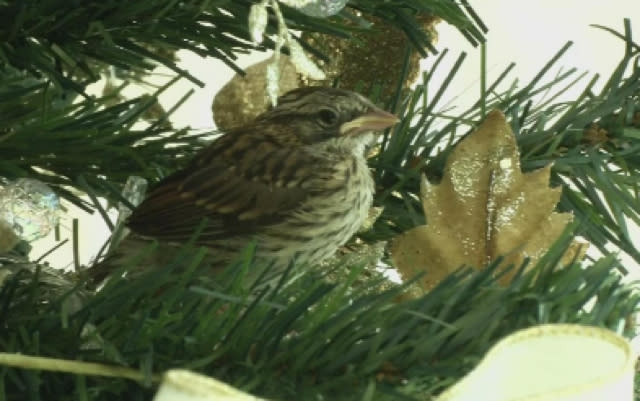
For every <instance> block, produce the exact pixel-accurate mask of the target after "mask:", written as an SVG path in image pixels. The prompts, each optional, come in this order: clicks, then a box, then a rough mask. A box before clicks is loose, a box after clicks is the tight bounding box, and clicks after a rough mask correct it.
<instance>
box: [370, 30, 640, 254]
mask: <svg viewBox="0 0 640 401" xmlns="http://www.w3.org/2000/svg"><path fill="white" fill-rule="evenodd" d="M617 36H618V37H620V38H622V39H623V40H624V41H623V42H622V43H621V45H622V46H621V49H623V50H624V52H623V56H622V58H621V61H620V63H619V64H618V66H617V67H616V69H615V70H614V71H613V72H612V74H611V76H610V77H609V78H608V79H607V80H606V84H605V86H604V87H603V89H602V90H600V92H599V93H594V92H593V86H594V84H595V82H596V80H597V79H598V78H599V77H598V76H594V77H593V78H591V79H590V80H589V81H588V82H587V83H586V85H585V86H584V89H583V91H582V93H581V94H580V95H579V97H578V99H575V100H572V101H563V102H558V101H557V99H558V98H560V97H561V96H562V95H563V94H564V92H565V91H566V90H567V89H569V88H570V87H572V86H574V85H578V84H579V82H580V81H582V80H583V78H585V77H586V76H587V74H586V73H582V74H580V73H578V71H577V70H576V69H575V68H574V69H570V70H568V71H563V72H560V73H559V74H558V75H556V76H555V77H552V78H550V79H547V80H545V79H544V77H545V76H546V75H549V72H550V70H551V69H552V68H553V66H554V65H555V63H556V62H557V61H558V59H560V58H561V56H562V55H563V54H564V52H566V51H567V50H568V49H569V47H570V46H571V43H567V44H566V45H565V46H563V47H562V49H560V51H559V52H558V53H557V54H556V55H555V56H554V57H553V58H552V59H551V60H550V61H549V62H547V63H546V64H545V65H544V66H543V68H542V69H541V70H540V72H539V73H538V74H537V75H536V76H535V77H534V78H533V79H532V80H531V81H530V82H528V83H526V84H524V85H519V84H518V80H517V79H516V80H513V83H512V84H510V85H505V82H506V80H507V77H508V75H509V73H510V72H511V70H512V68H513V64H512V65H509V66H508V67H507V68H506V69H505V70H504V72H503V73H501V74H500V75H499V77H498V78H497V79H496V80H495V81H494V82H491V83H488V84H486V88H485V90H484V91H482V93H483V95H481V96H480V98H479V99H478V100H477V102H475V103H474V104H473V105H472V106H471V107H470V108H469V109H467V110H464V111H462V112H457V111H455V110H446V109H445V110H438V109H437V107H438V104H439V101H440V100H441V98H442V96H443V95H444V93H445V92H446V89H447V86H448V85H449V83H450V82H451V81H452V80H453V79H455V77H456V72H457V70H458V69H459V67H460V65H461V64H462V62H463V61H464V57H465V55H464V54H461V55H460V56H459V57H458V59H457V62H456V63H455V64H454V66H453V67H452V69H451V71H450V73H449V75H448V77H447V79H446V80H445V81H444V82H443V84H442V85H441V86H440V87H439V88H438V89H436V90H435V91H433V93H428V92H427V85H428V82H429V79H430V77H431V76H432V75H433V73H434V70H435V68H437V67H438V65H439V61H440V59H442V58H444V57H445V55H446V52H443V53H442V54H441V55H440V59H438V60H437V61H436V63H435V66H434V70H432V71H430V72H428V73H426V74H425V76H424V81H425V83H424V84H423V85H421V86H420V87H418V88H417V89H416V90H415V91H414V92H413V93H412V94H411V95H410V96H409V97H408V98H407V99H405V100H404V102H403V103H402V105H401V107H399V109H398V113H400V114H401V115H402V116H403V123H402V124H401V125H400V126H398V127H397V128H396V129H395V130H394V132H393V134H392V135H389V136H387V137H385V140H384V142H383V145H382V150H381V151H380V153H379V155H378V156H377V157H376V158H375V159H374V160H373V164H374V165H375V166H376V180H377V183H378V188H379V193H378V196H377V198H376V199H377V202H378V203H379V204H380V205H383V206H384V207H385V212H384V213H383V215H382V217H381V219H379V220H378V222H377V224H376V225H375V226H374V227H373V229H372V230H371V231H370V232H368V233H365V235H363V238H364V239H365V240H367V241H374V240H386V239H390V238H392V237H393V236H395V235H397V234H398V233H401V232H404V231H406V230H407V229H409V228H411V227H414V226H416V225H420V224H424V217H423V216H422V212H421V210H422V207H421V205H420V203H419V200H418V199H417V194H418V193H419V190H418V188H419V179H420V176H421V174H425V175H426V176H427V177H428V178H429V179H431V180H433V181H438V180H439V179H440V177H441V174H442V170H443V168H444V163H445V161H446V158H447V156H448V154H449V153H450V152H451V150H452V149H453V147H454V146H455V144H456V143H457V142H458V141H459V140H460V139H461V138H462V137H463V136H464V135H466V134H468V133H469V132H471V131H472V130H473V129H475V127H476V126H477V125H478V124H479V122H480V121H481V120H482V119H483V116H484V113H486V111H488V110H491V109H493V108H497V109H500V110H502V111H504V112H505V114H506V116H507V119H508V121H509V123H510V125H511V127H512V129H513V131H514V132H515V134H516V139H517V142H518V145H519V147H520V153H521V162H522V168H523V170H525V171H530V170H533V169H538V168H541V167H543V166H546V165H549V164H552V166H553V167H552V185H562V186H563V195H562V198H561V201H560V204H559V209H560V210H561V211H568V212H571V213H573V214H574V216H575V220H576V221H578V222H580V223H581V226H580V230H581V233H582V235H583V236H585V237H586V238H587V239H588V240H589V241H590V242H591V243H592V244H594V245H595V246H596V247H597V248H598V249H600V250H601V251H602V252H603V253H604V254H607V253H608V252H609V250H608V249H607V248H606V247H605V246H606V245H607V244H613V245H614V246H615V247H616V248H617V249H620V250H622V251H624V252H625V253H627V254H628V255H630V256H631V257H633V258H634V259H635V260H636V261H637V262H638V263H640V252H639V251H638V249H637V247H636V246H635V245H634V243H633V241H632V239H631V238H630V235H629V230H628V225H629V223H628V222H629V221H631V222H634V223H636V224H637V223H639V222H640V200H639V199H638V195H637V194H638V190H637V187H638V178H637V171H638V170H639V168H640V164H639V162H640V159H638V157H637V154H638V151H639V150H640V136H639V135H638V132H640V131H639V130H638V127H639V126H640V123H639V121H640V120H639V118H640V117H639V116H640V69H638V67H637V61H638V59H639V55H640V47H639V46H638V45H637V44H636V43H634V42H633V40H632V37H631V32H630V24H629V21H628V20H626V21H625V33H624V34H620V33H618V34H617ZM482 74H484V71H483V72H482ZM486 81H487V80H486V77H485V78H484V79H482V82H486ZM594 129H595V130H596V131H598V130H601V131H599V132H600V134H601V137H594V136H593V135H594V134H593V130H594ZM434 149H438V150H437V151H434Z"/></svg>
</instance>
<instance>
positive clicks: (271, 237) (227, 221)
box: [128, 87, 398, 266]
mask: <svg viewBox="0 0 640 401" xmlns="http://www.w3.org/2000/svg"><path fill="white" fill-rule="evenodd" d="M396 122H398V118H397V117H396V116H394V115H393V114H390V113H388V112H386V111H384V110H381V109H380V108H378V107H376V106H375V105H374V104H373V103H372V102H371V101H369V100H368V99H366V98H364V97H363V96H361V95H359V94H357V93H354V92H350V91H346V90H341V89H333V88H321V87H311V88H301V89H295V90H293V91H291V92H288V93H286V94H285V95H283V96H282V97H280V99H279V102H278V106H277V107H275V108H273V109H271V110H269V111H267V112H265V113H263V114H261V115H260V116H258V117H257V118H256V120H255V121H253V122H252V123H250V124H247V125H246V126H243V127H240V128H237V129H235V130H232V131H230V132H228V133H226V134H224V135H222V136H221V137H219V138H217V139H216V140H215V141H213V142H212V143H211V144H210V145H209V146H208V147H207V148H206V149H203V151H202V152H201V153H199V154H198V155H197V156H196V157H195V158H194V160H193V161H192V162H191V163H190V164H189V165H188V166H187V167H186V168H185V169H183V170H180V171H178V172H176V173H174V174H172V175H170V176H168V177H167V178H165V179H164V180H162V181H161V182H160V183H159V184H158V185H157V186H156V187H155V189H153V190H152V191H151V192H150V193H149V194H148V196H147V198H146V199H145V200H144V201H143V202H142V203H141V204H140V205H139V206H138V207H137V208H136V209H135V210H134V211H133V214H132V215H131V216H130V218H129V220H128V226H129V228H130V229H131V230H132V231H133V232H134V233H136V234H139V235H141V236H144V237H151V238H156V239H158V240H161V241H167V242H178V243H180V242H184V241H187V240H188V239H189V238H191V236H192V235H193V233H194V231H195V229H196V227H198V226H199V225H200V224H201V223H202V221H203V219H206V221H207V225H206V226H205V227H204V229H203V230H202V232H201V233H200V236H199V237H198V240H197V242H198V243H199V244H201V245H205V246H208V247H210V248H212V253H214V254H216V253H217V254H218V255H219V256H220V259H221V260H226V259H228V258H229V257H230V256H231V255H232V254H235V253H237V252H238V251H240V250H241V249H243V248H244V247H245V246H246V245H247V244H248V243H249V241H251V240H256V241H257V249H256V257H257V259H258V260H261V261H264V262H275V263H276V264H277V265H280V266H286V265H287V264H288V263H289V262H290V261H291V260H293V259H296V260H297V261H298V262H301V263H315V262H318V261H320V260H322V259H324V258H327V257H328V256H331V255H332V254H333V253H334V252H335V251H336V250H337V249H338V247H340V246H341V245H343V244H344V243H345V242H347V241H348V240H349V239H350V238H351V236H353V234H354V233H355V232H356V231H357V230H358V229H359V228H360V226H361V224H362V223H363V221H364V219H365V218H366V216H367V213H368V211H369V208H370V206H371V202H372V199H373V192H374V183H373V179H372V177H371V173H370V171H369V168H368V167H367V163H366V160H365V158H364V151H365V146H366V145H367V144H368V143H370V142H371V141H372V139H373V138H374V136H373V132H374V131H381V130H383V129H385V128H388V127H390V126H392V125H394V124H395V123H396Z"/></svg>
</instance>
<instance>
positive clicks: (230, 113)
mask: <svg viewBox="0 0 640 401" xmlns="http://www.w3.org/2000/svg"><path fill="white" fill-rule="evenodd" d="M272 62H273V61H272V60H271V59H267V60H264V61H261V62H259V63H257V64H254V65H252V66H251V67H248V68H246V69H245V73H246V75H245V76H244V77H243V76H241V75H237V74H236V75H235V76H234V77H233V78H232V79H231V80H230V81H229V82H227V84H226V85H225V86H224V87H223V88H222V89H220V91H219V92H218V93H217V94H216V96H215V97H214V99H213V120H214V121H215V123H216V126H217V127H218V129H220V130H223V131H226V130H229V129H231V128H233V127H236V126H239V125H244V124H246V123H248V122H250V121H253V120H254V119H255V118H256V117H257V116H258V114H260V113H262V112H264V111H266V110H267V108H268V107H269V104H270V102H269V97H268V96H267V91H266V85H267V81H266V76H267V68H269V65H271V64H272ZM277 69H278V71H279V80H278V91H279V94H284V93H285V92H288V91H290V90H292V89H295V88H298V87H299V86H300V80H299V78H298V73H297V72H296V69H295V67H294V66H293V64H292V63H291V61H290V60H289V57H288V56H287V55H284V54H282V55H280V60H279V61H278V68H277Z"/></svg>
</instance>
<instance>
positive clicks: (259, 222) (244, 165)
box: [128, 134, 336, 243]
mask: <svg viewBox="0 0 640 401" xmlns="http://www.w3.org/2000/svg"><path fill="white" fill-rule="evenodd" d="M335 169H336V167H335V163H333V162H328V161H327V160H326V158H320V157H318V156H317V155H314V154H312V153H311V152H310V151H309V150H308V149H306V148H305V147H301V146H289V147H284V148H283V147H282V144H281V143H274V142H273V141H270V140H269V139H268V138H265V137H262V138H252V137H248V136H243V135H238V136H237V137H234V136H232V135H231V134H227V135H225V136H223V137H221V138H219V139H218V140H216V141H215V142H214V143H213V144H212V145H210V146H209V147H208V148H207V149H205V150H203V151H202V152H201V153H200V154H199V155H198V156H197V157H196V158H195V159H194V160H193V162H192V163H191V164H190V165H189V166H188V167H187V168H185V169H184V170H181V171H178V172H176V173H175V174H173V175H171V176H169V177H167V178H165V179H164V180H163V181H161V182H160V183H159V184H158V185H157V186H156V188H155V189H153V190H152V191H151V192H150V193H149V195H148V196H147V198H146V199H145V200H144V201H143V202H142V203H141V204H140V205H139V206H138V207H137V208H136V209H135V210H134V212H133V213H132V215H131V216H130V218H129V220H128V226H129V227H130V228H131V229H132V230H133V231H134V232H137V233H138V234H142V235H146V236H150V237H155V238H158V239H162V240H166V241H185V240H187V239H189V238H191V237H192V236H193V234H194V231H195V229H196V228H197V227H198V226H199V225H200V224H203V221H204V220H205V219H206V223H204V224H206V225H205V226H204V229H203V231H202V232H201V233H200V235H199V237H198V242H201V243H206V242H208V241H212V240H214V241H215V240H218V239H229V238H232V237H234V236H237V235H243V234H247V233H254V232H257V231H259V229H260V228H261V227H264V226H267V225H271V224H275V223H277V222H279V221H281V219H282V218H283V217H284V216H286V215H287V214H288V213H290V212H291V211H292V210H293V209H295V208H296V207H297V206H299V205H300V204H301V203H302V202H303V201H304V200H305V199H306V198H307V197H308V196H309V195H310V193H312V192H313V191H315V190H316V189H314V186H315V184H314V182H317V178H318V177H320V178H322V177H325V176H326V177H329V176H333V175H334V174H335ZM309 177H314V179H311V180H310V179H309Z"/></svg>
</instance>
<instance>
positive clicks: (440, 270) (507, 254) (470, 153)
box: [391, 110, 582, 289]
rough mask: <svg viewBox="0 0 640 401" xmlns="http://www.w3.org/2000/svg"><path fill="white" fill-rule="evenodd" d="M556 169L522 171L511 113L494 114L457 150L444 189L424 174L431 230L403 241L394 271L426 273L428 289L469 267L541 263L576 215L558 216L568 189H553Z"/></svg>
mask: <svg viewBox="0 0 640 401" xmlns="http://www.w3.org/2000/svg"><path fill="white" fill-rule="evenodd" d="M550 172H551V166H547V167H544V168H542V169H539V170H536V171H533V172H530V173H527V174H523V173H522V172H521V171H520V157H519V153H518V147H517V145H516V141H515V137H514V135H513V132H512V131H511V128H510V127H509V125H508V124H507V122H506V119H505V116H504V114H502V112H500V111H498V110H494V111H492V112H490V113H489V114H488V115H487V118H486V119H485V120H484V122H482V124H481V125H480V126H479V127H478V129H477V130H476V131H474V132H472V133H471V134H470V135H469V136H468V137H467V138H465V139H464V140H462V141H461V142H460V143H459V144H458V145H457V146H456V147H455V149H454V150H453V151H452V153H451V155H450V156H449V158H448V159H447V163H446V165H445V170H444V177H443V179H442V181H441V182H440V184H438V185H434V184H430V183H429V182H428V181H427V180H426V178H424V177H423V179H422V185H421V191H420V192H421V198H422V204H423V207H424V214H425V217H426V221H427V225H424V226H419V227H415V228H413V229H411V230H409V231H407V232H405V233H403V234H401V235H399V236H398V237H396V239H395V240H394V241H393V243H392V247H391V254H392V259H393V261H394V265H395V267H396V268H397V269H398V270H399V271H400V273H401V274H402V275H403V276H404V277H411V276H414V275H416V274H417V273H419V272H421V271H425V270H426V272H427V274H426V275H425V276H423V281H422V284H423V287H424V288H425V289H429V288H432V287H433V286H435V284H437V283H438V282H439V281H440V280H442V279H443V278H444V277H446V276H447V275H448V274H450V273H452V272H453V271H455V270H457V269H458V268H460V267H461V266H463V265H464V266H472V267H476V268H483V267H485V266H486V265H487V264H488V263H490V262H491V261H493V260H495V259H496V258H497V257H498V256H504V258H505V259H504V266H508V265H510V264H515V265H516V266H519V265H520V264H521V263H522V262H523V260H524V258H525V257H528V258H530V259H531V263H530V264H529V266H533V265H535V262H536V261H537V260H538V259H539V258H540V257H541V256H542V255H544V254H545V252H546V251H547V250H548V249H549V247H550V246H551V245H552V244H553V242H554V241H555V240H556V239H557V238H558V236H559V235H560V234H561V233H562V231H563V230H564V228H565V227H566V225H567V224H568V223H569V222H570V221H571V220H572V217H573V216H572V215H571V214H569V213H556V212H554V209H555V206H556V204H557V203H558V200H559V199H560V195H561V188H560V187H556V188H550V187H549V174H550ZM571 249H572V250H573V251H572V253H573V254H572V255H568V254H567V255H565V260H566V258H567V257H573V256H575V255H576V252H580V254H582V252H581V251H580V250H579V249H580V247H578V246H577V244H574V246H572V247H571ZM568 253H569V252H568Z"/></svg>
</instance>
